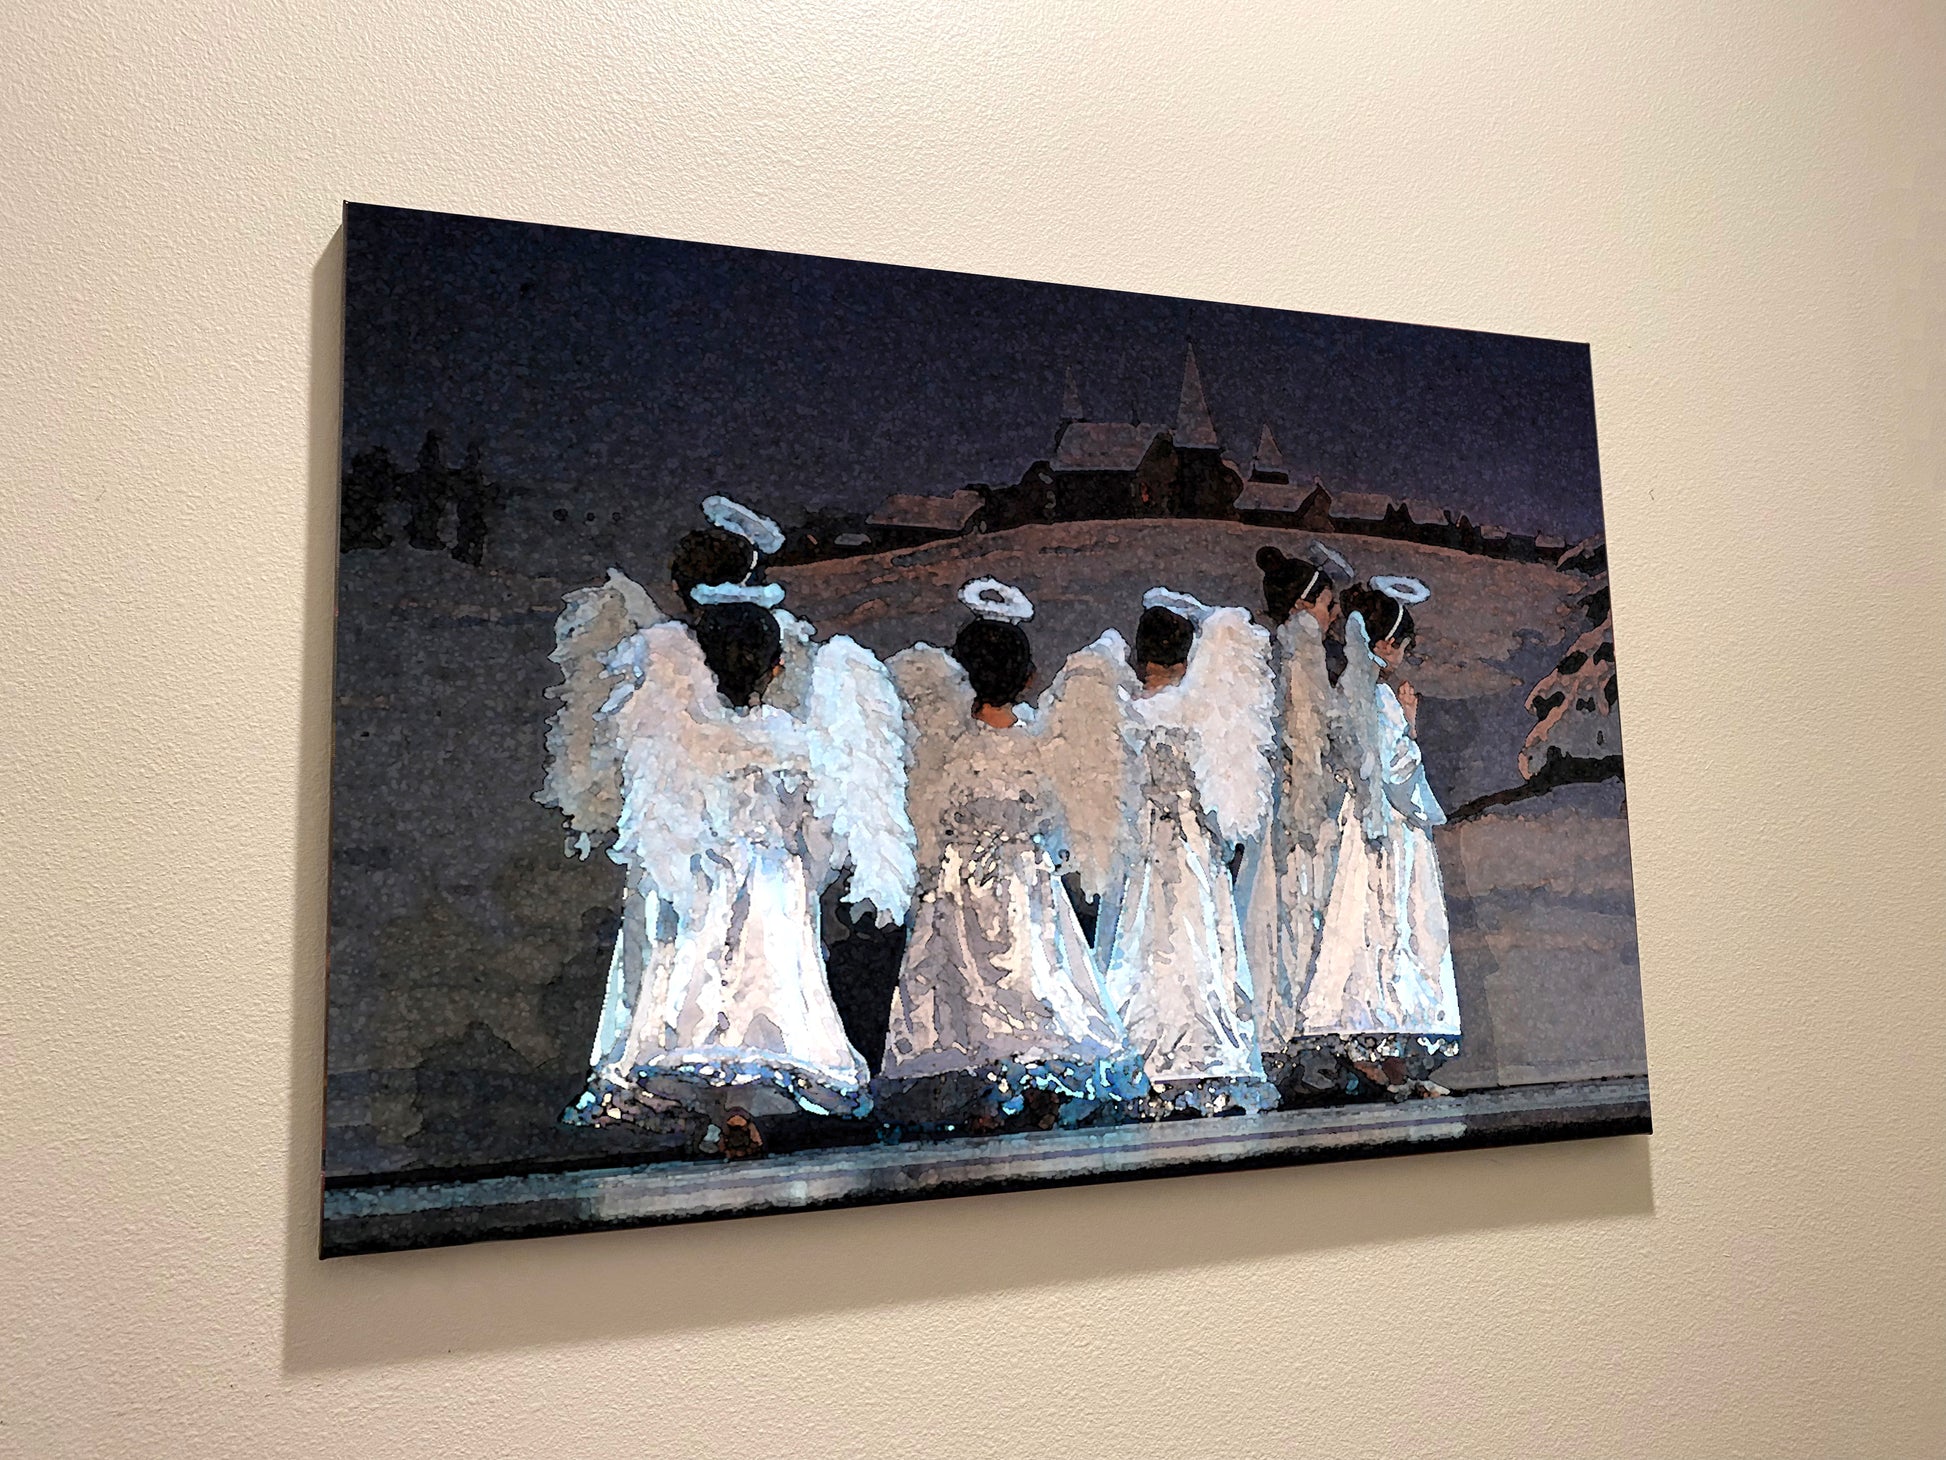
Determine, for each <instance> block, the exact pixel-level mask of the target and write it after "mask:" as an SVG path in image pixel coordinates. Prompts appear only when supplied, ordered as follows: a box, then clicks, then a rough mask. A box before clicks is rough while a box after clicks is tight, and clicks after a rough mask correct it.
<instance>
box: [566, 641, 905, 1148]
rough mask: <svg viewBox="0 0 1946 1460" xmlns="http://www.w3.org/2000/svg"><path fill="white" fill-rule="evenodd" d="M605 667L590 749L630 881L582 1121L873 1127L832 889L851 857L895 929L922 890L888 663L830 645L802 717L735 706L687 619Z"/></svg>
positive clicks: (855, 891)
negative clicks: (810, 1117)
mask: <svg viewBox="0 0 1946 1460" xmlns="http://www.w3.org/2000/svg"><path fill="white" fill-rule="evenodd" d="M807 637H808V636H807ZM802 642H803V641H802V640H800V643H802ZM787 643H788V638H787ZM787 663H788V660H787ZM605 668H606V672H607V673H608V674H609V675H610V676H611V677H612V678H613V679H614V680H615V681H616V682H617V684H618V686H619V687H618V688H617V689H616V690H615V691H613V692H612V693H611V696H610V698H609V700H608V701H607V702H606V703H605V705H604V706H603V708H602V710H601V711H600V712H599V713H598V715H597V720H596V726H595V728H594V730H593V731H591V732H589V734H588V739H589V740H590V742H591V743H592V744H594V745H597V746H601V745H606V746H608V747H611V749H610V751H609V752H608V753H609V754H610V755H611V756H612V757H613V758H614V759H615V760H616V761H617V764H618V767H619V773H620V774H619V780H620V801H621V805H620V808H619V812H618V814H617V816H616V823H617V825H616V830H617V837H616V844H615V847H614V849H613V850H612V851H611V853H610V855H611V856H612V857H614V859H615V860H616V861H618V862H620V863H622V864H623V866H625V867H626V868H627V869H628V880H627V884H626V889H625V892H624V905H623V918H622V929H621V933H620V936H619V937H618V938H617V940H616V946H615V951H614V955H613V957H612V959H611V961H610V968H609V978H608V989H607V995H606V998H605V1000H604V1006H603V1011H602V1015H601V1019H600V1023H599V1026H598V1029H597V1032H596V1037H595V1041H594V1047H593V1050H592V1052H591V1057H590V1062H591V1065H592V1070H591V1073H590V1077H589V1085H588V1089H587V1091H586V1092H585V1093H584V1094H583V1096H582V1098H581V1099H580V1101H579V1102H577V1104H576V1105H575V1106H574V1107H573V1108H572V1109H571V1110H570V1111H569V1112H568V1115H567V1117H566V1118H567V1119H569V1120H570V1121H574V1122H577V1123H607V1122H612V1121H625V1120H642V1119H649V1120H656V1119H659V1118H660V1117H662V1116H665V1115H668V1114H670V1113H673V1112H675V1111H678V1110H686V1111H689V1112H692V1113H700V1114H705V1115H711V1116H720V1115H721V1114H722V1113H723V1112H724V1111H726V1110H728V1109H730V1108H733V1107H741V1108H743V1109H745V1110H748V1111H750V1112H751V1113H752V1114H764V1113H775V1112H777V1111H782V1110H788V1109H791V1108H793V1107H795V1108H801V1109H803V1110H806V1111H809V1112H811V1113H814V1114H832V1115H858V1114H862V1113H864V1111H866V1110H867V1109H868V1108H869V1104H870V1101H869V1097H868V1094H867V1090H866V1087H867V1082H868V1079H869V1071H868V1069H867V1067H866V1065H865V1062H864V1061H863V1059H862V1058H861V1057H860V1056H859V1055H858V1053H857V1051H856V1050H854V1049H853V1048H852V1047H851V1045H850V1043H849V1041H848V1040H847V1038H846V1036H845V1033H844V1028H843V1025H842V1023H841V1021H840V1019H839V1016H838V1012H837V1009H836V1006H835V1005H834V1003H833V1001H832V998H831V991H830V986H829V983H828V981H827V978H826V974H825V965H824V953H823V949H822V946H821V944H820V942H819V939H818V895H819V892H820V890H821V889H822V887H823V886H824V884H825V882H826V881H827V880H828V879H829V878H830V876H831V875H832V874H833V873H834V872H835V871H836V870H837V869H838V868H839V867H840V866H842V865H844V864H847V863H849V864H850V865H851V866H852V868H853V877H852V883H851V890H850V893H849V894H848V896H849V899H850V900H851V901H853V902H854V903H861V904H863V903H869V904H871V905H872V906H874V907H875V909H876V910H877V911H878V913H879V915H880V916H881V917H882V918H889V919H893V920H897V919H899V918H902V917H903V916H904V913H905V909H906V904H907V900H908V898H909V896H910V891H911V883H912V851H911V827H910V822H909V821H908V820H907V819H906V815H905V809H904V770H903V761H902V755H903V739H902V734H901V729H900V717H899V709H898V702H897V698H896V695H895V694H894V692H893V690H892V686H891V683H890V680H889V678H888V677H887V676H886V674H885V671H884V668H883V666H882V665H880V664H879V663H878V661H877V660H876V659H874V658H873V657H872V656H871V655H870V654H869V653H867V652H866V651H865V650H864V649H862V648H860V647H859V646H858V645H856V644H855V643H853V642H852V641H851V640H849V639H845V638H838V639H834V640H832V641H831V642H830V643H828V644H825V645H823V646H821V647H819V648H818V649H817V650H816V652H815V654H814V655H812V656H811V659H810V666H809V671H808V673H807V674H805V675H804V676H802V679H801V682H800V685H799V693H800V695H801V698H802V701H803V704H802V711H803V713H802V715H801V716H799V715H793V714H791V713H788V712H786V711H785V710H783V709H781V708H779V707H778V706H776V705H773V704H769V703H764V704H760V705H758V706H757V707H755V708H753V709H747V710H736V709H732V708H731V707H730V706H729V705H728V704H727V703H726V702H725V701H724V699H723V697H722V696H721V695H720V694H719V693H718V692H717V690H716V687H715V682H714V679H713V677H712V676H711V675H710V672H709V669H708V666H707V665H706V664H705V663H704V661H703V657H702V653H701V650H700V649H699V648H698V647H697V645H696V641H695V639H694V637H693V635H692V634H691V633H690V632H689V630H688V629H687V627H686V626H684V625H682V624H679V623H675V622H662V623H659V624H656V625H654V626H653V627H650V628H647V629H644V630H640V631H638V632H636V633H634V634H632V635H630V636H629V637H628V638H627V639H625V640H624V641H623V642H622V644H621V645H619V646H618V647H617V649H616V650H615V651H613V653H611V654H610V655H609V656H608V657H607V661H606V666H605ZM787 677H788V669H787V672H786V674H785V675H780V676H779V679H780V681H781V680H783V679H785V678H787Z"/></svg>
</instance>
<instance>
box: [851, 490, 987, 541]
mask: <svg viewBox="0 0 1946 1460" xmlns="http://www.w3.org/2000/svg"><path fill="white" fill-rule="evenodd" d="M980 507H981V499H980V494H979V493H978V492H969V491H966V490H964V489H962V490H960V491H957V492H954V493H953V494H952V495H951V496H947V497H927V496H922V495H920V494H918V493H916V492H896V493H894V494H893V495H892V496H890V497H887V498H886V499H885V500H884V501H883V502H881V503H880V504H879V508H878V510H877V511H876V512H874V513H872V515H871V516H870V517H869V518H867V519H866V520H867V521H868V522H869V523H870V524H871V525H872V526H873V527H923V528H926V529H928V530H930V531H934V532H964V531H965V530H966V524H967V523H969V522H971V521H972V520H973V514H974V513H975V512H978V511H979V510H980Z"/></svg>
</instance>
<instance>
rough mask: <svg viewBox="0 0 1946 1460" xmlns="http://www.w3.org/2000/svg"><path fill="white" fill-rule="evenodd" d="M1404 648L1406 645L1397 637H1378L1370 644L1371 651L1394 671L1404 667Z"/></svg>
mask: <svg viewBox="0 0 1946 1460" xmlns="http://www.w3.org/2000/svg"><path fill="white" fill-rule="evenodd" d="M1405 650H1406V646H1405V645H1404V644H1401V643H1400V642H1399V641H1398V640H1397V639H1380V640H1379V641H1378V642H1377V643H1376V644H1374V645H1372V652H1373V653H1374V654H1376V655H1378V657H1379V659H1380V661H1381V662H1382V663H1383V664H1384V665H1385V667H1386V668H1387V669H1390V670H1392V671H1393V672H1394V673H1396V672H1397V671H1399V670H1401V669H1403V668H1405Z"/></svg>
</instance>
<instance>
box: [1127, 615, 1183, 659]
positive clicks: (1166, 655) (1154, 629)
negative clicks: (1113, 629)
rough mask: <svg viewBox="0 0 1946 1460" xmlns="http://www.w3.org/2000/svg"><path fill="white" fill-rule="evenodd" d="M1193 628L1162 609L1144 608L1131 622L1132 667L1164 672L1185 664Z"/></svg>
mask: <svg viewBox="0 0 1946 1460" xmlns="http://www.w3.org/2000/svg"><path fill="white" fill-rule="evenodd" d="M1195 639H1196V625H1194V624H1192V623H1191V622H1190V621H1189V620H1188V619H1186V618H1184V617H1183V616H1182V615H1181V614H1179V613H1173V612H1171V611H1170V610H1169V609H1166V608H1145V609H1143V610H1142V617H1140V618H1139V619H1137V620H1136V621H1135V663H1136V667H1137V668H1140V667H1141V666H1142V665H1144V664H1155V665H1159V666H1160V667H1162V668H1164V669H1167V668H1171V667H1173V666H1175V665H1177V664H1183V663H1187V662H1188V659H1189V646H1190V645H1191V644H1192V643H1194V642H1195Z"/></svg>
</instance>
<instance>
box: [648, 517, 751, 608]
mask: <svg viewBox="0 0 1946 1460" xmlns="http://www.w3.org/2000/svg"><path fill="white" fill-rule="evenodd" d="M756 557H757V550H756V549H755V548H754V547H752V546H751V545H750V540H749V539H748V538H744V537H738V536H737V535H736V534H735V533H734V532H725V531H724V530H723V529H722V528H720V527H699V528H697V529H696V530H695V531H694V532H689V533H685V534H683V538H682V541H681V542H678V543H677V544H676V552H675V556H673V557H672V558H670V559H669V576H670V577H671V578H673V579H674V580H675V584H676V592H677V593H679V594H681V595H682V601H683V603H684V605H685V606H686V607H688V608H690V609H694V608H695V607H696V600H695V599H694V598H692V597H690V595H691V594H692V593H694V592H695V591H696V590H697V589H698V588H699V587H701V586H702V585H703V584H705V583H760V582H762V581H763V575H762V574H761V573H759V572H758V571H757V570H756V567H755V562H756Z"/></svg>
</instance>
